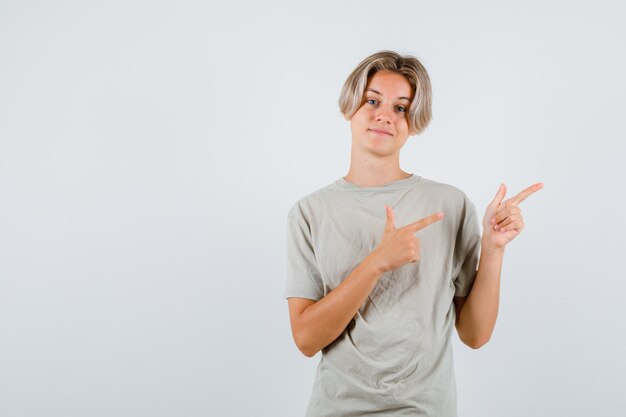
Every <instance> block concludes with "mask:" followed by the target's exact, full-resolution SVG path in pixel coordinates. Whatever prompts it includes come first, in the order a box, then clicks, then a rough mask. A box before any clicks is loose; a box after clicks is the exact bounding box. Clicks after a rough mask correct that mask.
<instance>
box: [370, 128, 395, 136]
mask: <svg viewBox="0 0 626 417" xmlns="http://www.w3.org/2000/svg"><path fill="white" fill-rule="evenodd" d="M368 130H369V131H370V132H372V133H374V134H375V135H380V136H393V135H392V134H391V132H387V131H386V130H382V129H368Z"/></svg>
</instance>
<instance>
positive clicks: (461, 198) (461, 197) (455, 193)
mask: <svg viewBox="0 0 626 417" xmlns="http://www.w3.org/2000/svg"><path fill="white" fill-rule="evenodd" d="M419 184H420V186H421V187H422V189H423V190H424V191H425V192H428V193H432V194H433V195H436V196H437V197H439V198H442V199H444V200H445V201H447V202H449V203H451V204H453V205H462V206H464V205H467V204H471V203H472V201H471V200H470V198H469V197H468V196H467V194H466V193H465V192H464V191H463V190H461V189H460V188H458V187H456V186H454V185H451V184H446V183H444V182H439V181H435V180H431V179H428V178H424V177H421V179H420V183H419Z"/></svg>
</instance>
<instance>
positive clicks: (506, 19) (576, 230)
mask: <svg viewBox="0 0 626 417" xmlns="http://www.w3.org/2000/svg"><path fill="white" fill-rule="evenodd" d="M435 3H436V4H435ZM625 10H626V8H625V6H624V4H623V2H618V1H615V2H608V1H600V2H593V5H592V3H591V2H580V1H579V2H572V1H561V2H557V1H530V2H508V3H507V4H505V3H504V2H499V1H492V2H463V1H458V2H453V3H451V2H425V1H395V2H394V1H390V2H380V1H342V2H319V1H316V2H308V3H300V2H284V3H281V4H279V3H275V2H267V1H264V2H252V1H250V2H247V3H228V4H226V3H224V4H212V3H210V2H200V1H198V2H180V1H178V2H174V1H171V2H163V1H161V2H155V1H123V2H79V1H76V2H60V1H59V2H23V1H21V2H18V1H2V2H0V415H2V416H7V417H24V416H59V417H61V416H62V417H71V416H81V417H82V416H152V417H156V416H268V417H277V416H286V417H291V416H301V415H303V414H304V411H305V409H306V404H307V401H308V398H309V395H310V390H311V387H312V384H313V377H314V373H315V368H316V366H317V362H318V361H319V354H318V356H316V357H315V358H306V357H305V356H303V355H302V354H301V353H300V352H299V351H298V350H297V348H296V346H295V344H294V343H293V341H292V338H291V332H290V328H289V316H288V310H287V301H286V300H285V299H284V298H283V297H282V293H283V289H284V282H285V263H286V259H285V222H286V214H287V211H288V210H289V208H290V207H291V206H292V205H293V203H295V201H296V200H297V199H299V198H301V197H303V196H304V195H306V194H309V193H310V192H313V191H315V190H316V189H319V188H321V187H323V186H325V185H327V184H328V183H330V182H332V181H334V180H336V179H338V178H339V177H341V176H343V175H345V174H346V173H347V170H348V164H349V152H350V130H349V124H348V123H347V122H345V121H344V120H343V119H342V117H341V115H340V114H339V111H338V106H337V98H338V96H339V92H340V89H341V86H342V84H343V82H344V80H345V78H346V77H347V76H348V74H349V73H350V71H351V70H352V69H353V68H354V66H355V65H356V64H357V63H358V62H359V61H360V60H361V59H363V58H365V57H366V56H368V55H370V54H371V53H374V52H376V51H379V50H381V49H393V50H396V51H398V52H401V53H410V54H414V55H416V56H417V57H418V58H419V59H420V60H421V61H422V62H423V64H424V65H425V66H426V68H427V69H428V71H429V73H430V76H431V80H432V84H433V94H434V108H433V113H434V118H433V121H432V123H431V125H430V126H429V128H428V129H427V130H426V131H425V132H424V133H423V134H422V135H420V136H417V137H413V138H411V139H410V140H409V142H408V143H407V145H406V146H405V147H404V148H403V150H402V156H401V167H402V168H403V169H404V170H405V171H408V172H412V173H415V174H417V175H421V176H423V177H426V178H429V179H433V180H436V181H440V182H445V183H449V184H453V185H455V186H457V187H459V188H461V189H462V190H463V191H465V192H466V193H467V194H468V196H469V197H470V198H471V199H472V201H473V202H474V203H475V205H476V207H477V209H478V211H479V212H480V213H481V214H482V213H484V210H485V207H486V205H487V204H488V203H489V202H490V201H491V200H492V198H493V196H494V195H495V193H496V191H497V189H498V185H499V184H500V182H504V183H505V184H506V185H507V186H508V188H509V193H508V194H507V197H510V196H512V195H513V194H515V193H517V192H519V191H520V190H521V189H523V188H524V187H526V186H528V185H531V184H533V183H535V182H544V184H545V188H544V189H543V190H541V191H539V192H537V193H535V194H534V195H533V196H531V197H530V198H529V199H527V200H526V201H525V202H524V203H522V205H521V208H522V209H523V215H524V221H525V223H526V228H525V229H524V231H523V233H522V234H521V235H520V236H519V237H518V238H517V239H515V240H514V241H513V242H511V243H510V244H509V245H508V246H507V250H506V255H505V264H504V270H503V275H502V289H501V304H500V313H499V318H498V323H497V326H496V329H495V332H494V335H493V337H492V340H491V341H490V342H489V343H488V344H487V345H486V346H484V347H483V348H481V349H479V350H472V349H469V348H467V347H466V346H464V345H462V344H461V343H460V341H459V340H458V337H457V336H455V338H454V350H455V363H456V373H457V386H458V392H459V411H460V415H461V416H463V417H473V416H475V417H486V416H508V417H516V416H520V417H522V416H523V417H527V416H551V417H552V416H568V417H574V416H585V417H586V416H592V415H593V416H616V415H623V413H624V410H625V409H626V397H625V396H624V395H623V387H624V374H625V372H626V359H625V356H624V344H625V343H626V337H625V331H624V328H625V327H624V324H623V321H624V318H626V307H625V306H624V293H625V289H626V285H625V284H624V278H625V273H624V267H623V265H624V258H625V257H624V249H626V248H625V245H624V243H623V236H624V234H625V233H626V226H625V222H624V213H625V212H626V204H625V200H626V198H625V193H624V187H623V181H624V178H626V175H625V174H626V169H625V167H624V150H625V146H624V143H623V141H624V140H625V139H626V135H625V133H626V129H625V128H624V124H623V117H624V113H625V112H624V110H625V106H624V95H625V94H626V82H625V81H624V74H626V58H625V52H624V39H626V29H625V27H624V19H625V17H626V13H625ZM481 217H482V216H481Z"/></svg>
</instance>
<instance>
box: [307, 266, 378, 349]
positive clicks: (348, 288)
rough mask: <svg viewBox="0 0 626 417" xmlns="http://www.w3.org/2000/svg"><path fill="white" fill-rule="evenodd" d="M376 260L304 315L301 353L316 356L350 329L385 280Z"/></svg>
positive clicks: (356, 269) (356, 272) (356, 270)
mask: <svg viewBox="0 0 626 417" xmlns="http://www.w3.org/2000/svg"><path fill="white" fill-rule="evenodd" d="M381 275H382V271H381V270H380V268H378V266H377V264H376V262H375V260H374V258H373V256H371V255H370V256H368V257H366V258H365V259H364V260H363V261H362V262H361V263H360V264H359V265H358V266H357V267H356V268H354V270H352V272H351V273H350V274H349V275H348V276H347V277H346V279H344V280H343V282H342V283H341V284H340V285H339V286H337V287H336V288H335V289H334V290H332V291H331V292H329V293H328V294H326V296H325V297H324V298H322V299H321V300H319V301H318V302H316V303H315V304H312V305H311V306H309V307H307V308H306V309H305V310H304V311H303V312H302V313H301V315H300V320H299V333H300V334H299V339H300V349H301V350H302V351H303V352H305V354H306V355H307V356H313V355H315V354H316V353H317V352H319V351H320V350H321V349H323V348H324V347H326V346H328V345H329V344H330V343H332V342H333V341H334V340H335V339H337V337H339V335H340V334H341V333H342V332H343V331H344V329H345V328H346V327H347V326H348V323H350V321H351V320H352V318H353V317H354V315H355V314H356V312H357V311H358V309H359V308H360V307H361V305H362V304H363V302H364V301H365V299H366V298H367V296H368V295H369V293H370V292H371V291H372V290H373V289H374V286H375V285H376V283H377V282H378V279H379V278H380V277H381Z"/></svg>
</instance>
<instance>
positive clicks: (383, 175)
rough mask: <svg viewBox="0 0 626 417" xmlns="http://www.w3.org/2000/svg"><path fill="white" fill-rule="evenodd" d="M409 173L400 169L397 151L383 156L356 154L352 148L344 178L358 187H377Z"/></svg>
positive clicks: (405, 176)
mask: <svg viewBox="0 0 626 417" xmlns="http://www.w3.org/2000/svg"><path fill="white" fill-rule="evenodd" d="M410 175H411V174H409V173H408V172H404V171H403V170H402V169H400V154H399V153H398V154H395V155H387V156H384V157H381V156H377V155H371V154H362V155H357V154H356V152H355V151H354V149H352V156H351V159H350V170H349V171H348V174H347V175H346V176H345V177H344V179H345V180H346V181H348V182H351V183H352V184H355V185H358V186H359V187H378V186H381V185H384V184H387V183H389V182H392V181H396V180H401V179H404V178H407V177H409V176H410Z"/></svg>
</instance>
